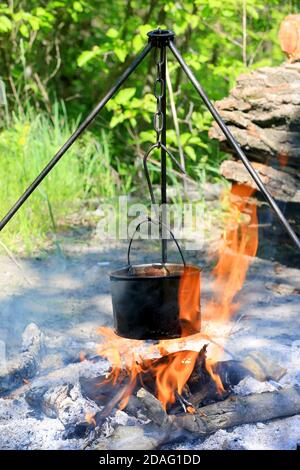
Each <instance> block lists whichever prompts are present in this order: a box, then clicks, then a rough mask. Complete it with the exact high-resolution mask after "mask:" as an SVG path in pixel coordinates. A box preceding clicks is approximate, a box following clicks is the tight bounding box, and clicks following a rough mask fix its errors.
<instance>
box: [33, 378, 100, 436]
mask: <svg viewBox="0 0 300 470" xmlns="http://www.w3.org/2000/svg"><path fill="white" fill-rule="evenodd" d="M26 401H27V403H28V404H30V405H31V406H32V407H33V408H35V409H37V410H40V411H43V413H45V415H46V416H48V417H50V418H58V419H59V420H60V421H61V422H62V424H63V425H64V427H65V430H66V433H65V436H66V437H68V438H71V437H81V436H83V435H84V434H85V432H86V431H87V430H89V429H90V428H91V427H93V426H96V425H97V424H98V419H97V417H98V415H99V416H100V415H101V408H99V407H98V406H97V405H96V403H94V402H93V401H91V400H89V399H88V398H84V397H83V396H82V394H81V390H80V385H79V384H75V385H71V384H65V385H58V386H56V387H54V388H49V389H47V390H46V389H44V393H42V390H41V389H34V388H33V389H31V390H30V392H28V393H27V395H26Z"/></svg>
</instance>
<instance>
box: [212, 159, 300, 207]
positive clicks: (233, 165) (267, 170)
mask: <svg viewBox="0 0 300 470" xmlns="http://www.w3.org/2000/svg"><path fill="white" fill-rule="evenodd" d="M253 166H254V168H255V169H256V170H257V172H258V173H259V175H260V176H261V179H262V181H263V183H264V184H265V185H266V186H267V188H268V190H269V191H270V193H271V194H272V196H273V197H275V199H279V200H281V201H285V202H297V203H299V202H300V189H299V187H300V179H299V178H298V177H297V176H293V175H291V174H287V173H285V172H283V171H280V170H275V169H274V168H271V167H270V166H267V165H263V164H261V163H253ZM220 172H221V174H222V175H223V176H224V177H225V178H227V179H229V180H231V181H235V182H238V183H242V184H246V185H247V186H250V187H251V188H254V189H258V188H257V186H256V184H255V183H254V181H253V179H252V178H251V176H250V175H249V173H248V171H247V170H246V168H245V167H244V165H243V164H242V163H241V162H237V161H233V160H225V161H224V162H223V163H222V164H221V167H220Z"/></svg>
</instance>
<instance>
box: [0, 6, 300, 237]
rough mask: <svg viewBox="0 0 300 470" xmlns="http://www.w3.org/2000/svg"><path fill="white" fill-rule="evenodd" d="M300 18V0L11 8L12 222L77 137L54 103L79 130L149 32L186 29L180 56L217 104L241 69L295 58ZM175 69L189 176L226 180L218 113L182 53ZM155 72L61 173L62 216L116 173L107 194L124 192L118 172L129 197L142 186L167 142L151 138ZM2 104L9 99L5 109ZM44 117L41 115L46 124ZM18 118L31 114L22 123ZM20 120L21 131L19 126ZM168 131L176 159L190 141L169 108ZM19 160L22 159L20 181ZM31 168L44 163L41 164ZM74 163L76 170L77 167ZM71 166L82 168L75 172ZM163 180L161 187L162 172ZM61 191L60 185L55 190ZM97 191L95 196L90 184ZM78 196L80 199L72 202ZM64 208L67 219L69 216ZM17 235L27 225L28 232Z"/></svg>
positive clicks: (102, 120) (149, 64) (0, 151)
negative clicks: (284, 42) (299, 16)
mask: <svg viewBox="0 0 300 470" xmlns="http://www.w3.org/2000/svg"><path fill="white" fill-rule="evenodd" d="M243 6H246V10H245V9H244V8H243ZM297 10H299V0H269V1H267V2H265V1H264V0H245V1H244V0H227V1H226V2H224V0H178V1H174V0H173V1H170V0H127V1H124V0H114V1H112V2H107V1H106V0H76V1H74V0H64V1H62V0H50V1H45V0H22V1H21V0H15V1H11V0H8V1H7V2H6V1H3V2H1V4H0V75H1V77H0V79H1V81H0V116H1V115H2V117H3V119H2V120H1V122H2V126H3V131H2V134H0V141H1V148H0V168H1V170H0V171H1V172H2V173H1V181H2V180H3V176H4V175H6V176H5V180H6V182H5V184H4V186H3V184H2V183H1V200H5V201H6V202H5V207H4V206H3V205H2V206H1V213H2V214H3V213H4V212H5V209H6V208H7V207H8V206H9V203H10V202H13V200H14V198H15V196H16V195H17V194H19V192H20V189H21V188H24V187H25V182H26V183H27V182H29V181H30V179H31V178H32V177H34V176H35V175H36V173H37V172H38V170H39V169H40V168H41V166H42V163H43V162H44V163H45V162H46V160H47V158H49V157H51V155H52V153H53V151H54V150H55V149H56V148H57V147H58V146H59V144H62V143H63V141H64V139H65V138H66V137H67V136H68V131H69V129H68V127H67V123H66V121H63V122H62V121H61V119H60V118H58V117H57V116H56V118H55V119H57V120H56V121H54V124H53V123H51V120H50V118H49V117H46V116H45V115H44V111H46V112H47V114H48V115H49V116H53V115H55V113H56V108H55V105H54V104H53V103H55V101H56V100H59V101H62V102H65V105H66V107H67V109H68V115H69V116H70V117H71V121H72V122H74V121H77V117H78V116H79V115H86V114H87V112H88V111H89V110H90V109H91V108H92V107H93V106H94V105H95V103H96V102H97V101H99V99H100V97H101V96H102V95H103V93H104V92H105V91H106V90H107V89H109V87H110V86H111V84H112V83H113V82H114V81H115V80H116V79H117V77H118V76H119V75H120V73H121V72H122V71H123V70H124V69H125V68H126V67H127V66H128V65H129V64H130V63H131V61H132V60H133V58H134V56H135V55H136V54H137V53H138V52H139V51H140V49H141V48H142V47H143V46H144V45H145V44H146V41H147V36H146V34H147V32H148V31H149V30H151V29H155V28H156V27H157V26H160V27H167V28H170V29H173V30H174V31H175V33H176V35H177V45H178V48H179V49H180V50H181V51H182V54H183V56H184V58H185V59H186V61H187V63H188V64H189V65H190V66H191V67H192V69H193V70H194V72H195V75H196V77H197V78H198V79H199V80H200V82H201V84H202V85H203V87H204V89H205V90H206V91H207V93H208V95H209V97H210V98H211V99H212V100H217V99H220V98H222V97H223V96H225V95H226V94H227V93H228V91H229V89H230V87H232V86H233V85H234V82H235V79H236V77H237V76H238V75H239V74H240V73H241V72H244V71H246V70H248V69H251V68H255V67H258V66H262V65H276V64H278V63H280V62H281V61H282V60H283V59H284V57H283V54H282V52H281V50H280V47H279V44H278V39H277V34H278V29H279V24H280V22H281V21H282V19H283V18H284V17H285V15H287V14H289V13H296V12H297ZM245 12H246V14H245ZM245 20H246V22H245ZM168 67H169V72H170V76H171V80H172V84H173V89H174V96H175V102H176V107H177V112H178V118H179V125H180V131H181V141H182V144H183V147H184V154H185V157H186V167H187V171H188V173H189V174H190V175H191V176H192V177H193V178H195V179H197V180H200V181H204V180H207V179H212V180H214V179H218V178H219V176H218V167H219V164H220V161H221V160H222V158H223V155H222V153H220V151H219V149H218V146H217V144H216V143H211V142H210V140H209V138H208V129H209V127H210V124H211V118H210V115H209V114H208V112H207V111H206V110H205V109H204V107H203V105H202V103H201V102H200V100H199V97H198V96H197V95H196V94H195V92H194V91H193V89H192V87H191V86H190V84H189V83H187V81H186V79H185V76H184V74H183V73H182V71H181V69H180V68H179V67H178V64H177V63H175V62H174V60H173V58H172V57H171V54H169V55H168ZM154 74H155V65H154V60H153V57H151V58H149V60H146V61H145V62H144V63H143V64H142V65H140V66H139V68H138V70H137V71H136V72H135V74H134V76H132V77H131V78H130V80H129V81H128V83H127V84H126V87H125V88H123V89H122V90H121V91H120V92H119V94H118V95H116V97H115V98H114V99H113V100H112V101H110V103H109V104H108V106H107V108H106V109H105V110H104V111H103V112H102V113H101V115H100V116H99V118H98V119H97V120H96V122H95V124H94V126H93V127H91V129H90V133H89V134H87V135H86V136H85V137H84V139H83V140H82V141H81V144H78V146H76V147H74V149H73V150H72V151H71V152H70V153H69V155H68V156H65V157H64V161H63V162H62V163H60V167H59V168H60V171H62V174H63V175H65V176H66V177H67V178H68V182H69V183H68V185H66V184H65V185H62V186H63V187H62V188H61V189H59V187H60V185H59V183H60V182H61V180H60V179H59V177H58V172H56V173H55V176H50V177H49V179H48V181H47V182H46V183H45V188H46V189H45V191H46V193H47V194H48V193H49V192H50V191H51V197H50V196H49V200H50V201H51V204H52V205H53V206H54V211H55V210H56V208H57V210H58V211H60V208H59V204H60V202H61V201H62V200H63V196H64V197H66V200H67V201H72V200H73V198H74V196H75V195H76V196H77V197H87V196H88V195H90V193H91V192H93V191H94V192H95V194H97V195H99V194H102V193H101V191H102V189H101V190H100V189H99V188H98V187H97V184H98V174H97V172H99V171H104V174H105V175H107V180H106V179H105V178H103V181H104V187H105V188H106V189H105V190H103V191H104V193H105V194H107V195H109V196H111V195H113V194H114V191H115V187H114V184H112V188H109V182H108V179H109V178H110V176H111V174H110V172H106V173H105V171H107V168H108V167H111V166H113V167H114V170H116V171H119V172H120V174H121V176H120V185H121V186H122V184H123V185H124V186H123V187H122V188H123V190H125V189H126V191H132V190H134V189H136V188H137V185H138V182H139V177H140V175H141V171H140V168H141V157H142V155H143V151H144V150H145V148H146V147H147V146H148V145H149V143H150V142H151V143H152V142H153V141H154V139H155V133H154V131H153V130H151V127H152V117H153V112H154V110H155V99H154V97H153V94H152V92H153V75H154ZM2 82H3V83H4V85H5V90H6V94H5V96H4V92H3V90H4V85H3V86H2V85H1V83H2ZM1 96H4V98H5V99H4V98H3V99H2V101H1ZM4 102H5V103H4ZM32 109H34V110H35V111H36V112H37V113H38V114H37V115H34V114H33V112H32ZM28 110H30V111H28ZM13 113H16V114H17V115H18V116H19V117H18V118H15V117H12V116H13ZM9 121H11V122H10V126H11V127H10V128H7V125H9ZM26 126H27V127H26ZM43 126H45V129H43ZM59 126H62V127H61V128H60V127H59ZM27 128H28V129H29V131H28V132H29V134H28V136H29V137H28V139H29V140H28V141H27V140H26V142H27V143H26V148H25V149H27V150H24V147H23V146H22V145H21V144H20V142H19V139H20V138H21V135H22V132H25V130H26V129H27ZM168 128H169V131H168V142H169V146H170V147H171V148H172V150H173V151H174V152H175V153H176V148H177V143H178V142H177V136H176V134H175V132H174V130H173V128H174V126H173V121H172V117H171V113H170V111H169V110H168ZM103 129H105V134H103ZM110 129H112V133H110ZM104 135H105V136H107V135H110V141H109V163H107V166H106V167H105V168H106V170H105V168H103V167H101V168H100V167H99V166H98V165H99V161H98V160H97V161H95V160H94V159H93V155H96V154H97V152H100V153H101V154H104V155H105V148H104V147H105V145H106V144H105V143H102V144H97V145H98V146H100V147H96V142H102V139H103V136H104ZM26 139H27V137H26ZM28 142H29V143H28ZM41 142H43V145H42V144H41ZM82 142H84V143H85V145H84V146H83V144H82ZM102 145H103V147H102ZM79 149H80V152H79ZM124 149H126V150H125V151H124ZM78 152H79V153H80V155H79V153H78ZM24 155H26V157H25V156H24ZM9 156H10V157H9ZM10 159H11V161H12V160H14V162H15V161H17V165H18V172H17V174H16V175H15V176H14V171H13V166H12V163H11V162H10ZM31 159H33V161H32V162H31V163H30V164H29V161H31ZM72 159H73V160H74V162H72V166H71V167H70V162H71V161H72ZM65 162H69V163H65ZM84 162H85V163H84ZM82 165H83V166H84V169H82ZM70 168H71V171H67V170H70ZM81 172H83V174H84V175H89V178H88V180H89V181H90V183H89V190H88V192H86V191H85V190H84V188H83V186H82V185H80V184H79V180H81V178H79V175H80V176H81ZM10 179H11V180H10ZM63 180H64V179H63ZM154 180H156V181H158V175H157V172H156V173H155V174H154ZM8 181H10V183H9V185H8ZM91 181H93V184H91ZM170 181H171V180H170ZM94 184H95V187H94V186H93V185H94ZM51 185H54V188H55V189H53V191H52V190H51ZM74 185H75V186H74ZM85 185H86V186H85V187H87V183H85ZM68 188H70V189H68ZM68 190H70V193H69V194H66V193H65V191H68ZM58 193H60V194H58ZM41 198H42V195H41V194H39V195H37V196H34V198H33V199H32V202H31V205H30V207H32V213H34V211H35V210H37V209H35V208H37V206H38V204H39V203H40V202H41V200H42V199H41ZM55 198H57V204H56V202H55V201H56V199H55ZM38 201H39V202H38ZM28 208H29V205H28V207H27V212H24V214H27V215H26V216H25V215H24V223H25V224H26V223H27V227H28V230H29V227H30V228H32V227H34V226H35V220H36V219H34V217H33V216H32V215H31V216H30V211H29V209H28ZM62 210H64V211H65V212H66V209H65V208H62ZM20 217H21V216H20ZM25 219H26V220H27V222H26V220H25ZM40 222H41V220H39V221H37V222H36V223H40ZM14 226H15V228H16V227H18V224H17V225H14ZM20 226H21V225H20ZM45 230H46V228H45Z"/></svg>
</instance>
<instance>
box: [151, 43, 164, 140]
mask: <svg viewBox="0 0 300 470" xmlns="http://www.w3.org/2000/svg"><path fill="white" fill-rule="evenodd" d="M154 57H155V63H156V79H155V82H154V87H153V93H154V96H155V98H156V112H155V114H154V116H153V127H154V130H155V132H156V143H157V144H158V148H159V147H160V146H161V133H162V130H163V128H164V115H163V112H162V99H163V96H164V93H165V81H164V79H163V78H162V68H163V65H164V61H165V54H164V48H163V47H156V49H155V56H154Z"/></svg>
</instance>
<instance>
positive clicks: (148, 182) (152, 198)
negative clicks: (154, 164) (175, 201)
mask: <svg viewBox="0 0 300 470" xmlns="http://www.w3.org/2000/svg"><path fill="white" fill-rule="evenodd" d="M155 148H158V149H159V148H163V149H164V151H165V152H166V153H167V154H168V155H169V157H170V158H171V160H172V161H173V162H174V163H175V165H177V167H178V168H179V170H180V171H181V172H182V173H183V174H184V175H185V174H186V172H185V170H184V168H183V167H182V166H181V165H180V163H179V162H178V161H177V160H176V158H175V157H174V155H173V154H172V153H171V152H170V150H168V149H167V147H166V146H165V145H164V144H162V143H160V142H157V143H156V144H153V145H151V147H149V149H148V150H147V152H146V153H145V155H144V158H143V165H144V171H145V175H146V179H147V184H148V188H149V192H150V198H151V202H152V204H153V205H154V210H155V213H156V216H158V214H157V208H156V200H155V196H154V191H153V186H152V183H151V179H150V173H149V169H148V165H147V159H148V157H149V155H150V153H151V152H152V151H153V150H154V149H155Z"/></svg>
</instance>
